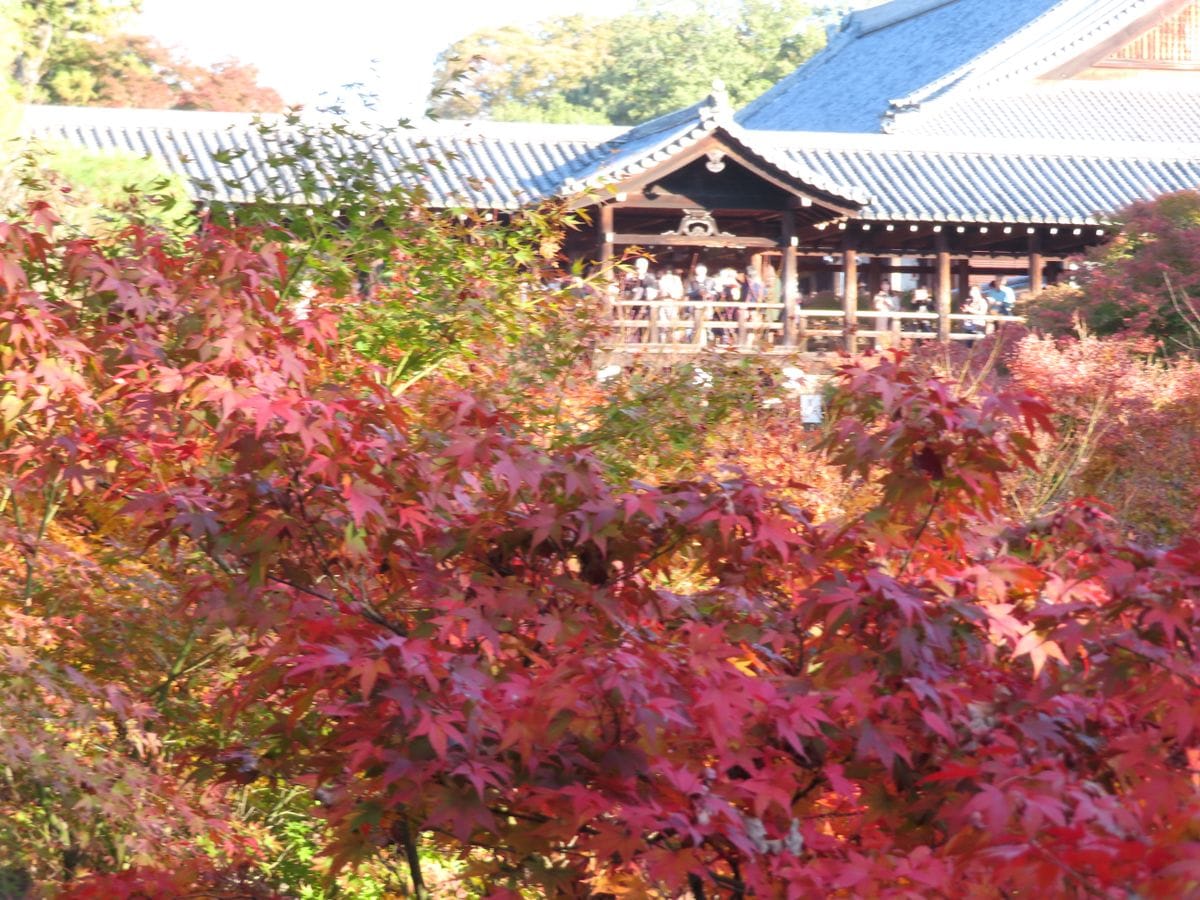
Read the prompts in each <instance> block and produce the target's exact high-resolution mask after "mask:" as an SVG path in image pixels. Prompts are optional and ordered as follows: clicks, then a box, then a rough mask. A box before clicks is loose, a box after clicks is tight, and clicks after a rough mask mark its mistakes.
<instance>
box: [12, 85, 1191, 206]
mask: <svg viewBox="0 0 1200 900" xmlns="http://www.w3.org/2000/svg"><path fill="white" fill-rule="evenodd" d="M706 104H707V105H706ZM717 105H719V104H717ZM714 108H715V107H714V104H713V103H712V101H711V99H710V101H706V103H705V104H699V105H697V106H696V107H692V108H690V109H689V110H685V111H681V112H680V113H676V114H672V115H671V116H670V117H664V118H663V119H659V120H655V122H653V123H647V125H645V126H639V127H637V128H633V129H613V128H604V127H595V126H552V125H517V124H495V123H478V124H475V125H454V126H451V125H443V124H435V125H424V126H421V127H420V128H417V129H414V130H409V131H403V132H399V133H396V134H391V135H387V136H384V137H381V138H380V139H379V140H378V141H377V142H375V143H374V145H373V150H372V152H373V153H374V155H375V157H376V159H377V160H378V162H379V164H380V168H381V171H382V172H383V174H384V176H385V177H387V178H389V179H392V180H395V181H401V182H404V181H412V180H416V181H420V182H423V183H424V184H425V185H426V187H427V188H428V190H429V192H430V197H431V200H432V202H433V203H434V205H442V206H451V205H459V204H462V205H472V206H476V207H479V208H485V209H506V208H515V207H517V206H520V205H522V204H525V203H530V202H534V201H537V200H540V199H544V198H548V197H552V196H563V195H569V194H575V193H578V192H579V191H580V190H589V189H593V188H596V187H599V186H602V185H605V184H610V183H616V182H618V181H619V180H620V179H621V178H622V177H627V176H628V175H630V174H633V173H636V172H637V171H642V170H644V168H646V167H648V166H651V165H656V164H657V163H659V162H661V161H663V160H665V159H667V158H669V157H670V155H672V154H674V153H679V152H685V151H686V149H687V148H688V147H690V146H692V144H693V143H694V142H695V141H697V140H699V139H700V137H702V136H703V135H707V134H716V135H717V136H718V137H720V138H721V139H722V140H724V141H726V142H727V144H728V145H729V146H730V148H731V150H741V151H744V153H745V154H746V155H747V156H748V157H753V158H756V159H758V160H765V161H767V162H768V163H769V164H771V165H773V166H775V168H776V171H777V172H780V173H783V174H784V175H785V176H786V177H788V178H791V179H794V180H795V181H797V182H803V183H804V184H806V185H808V186H810V187H811V188H813V189H814V190H817V191H823V192H825V193H827V194H829V195H831V196H833V197H836V198H843V199H847V200H850V201H851V202H852V203H853V204H865V205H864V206H863V208H862V209H861V213H860V214H861V216H862V217H863V218H864V219H867V220H894V221H926V222H929V221H933V222H956V221H961V222H979V223H1012V224H1016V223H1025V222H1045V223H1059V224H1072V225H1077V226H1081V225H1086V224H1089V223H1093V222H1096V221H1098V220H1100V219H1102V218H1103V217H1104V216H1105V215H1107V214H1110V213H1112V212H1115V211H1117V210H1119V209H1121V208H1123V207H1124V206H1126V205H1128V204H1129V203H1130V202H1131V201H1133V200H1136V199H1148V198H1152V197H1155V196H1158V195H1160V194H1163V193H1167V192H1171V191H1177V190H1182V189H1186V188H1196V187H1198V186H1200V142H1197V143H1171V144H1154V143H1146V142H1142V143H1129V142H1126V143H1120V144H1117V143H1104V144H1100V143H1089V142H1072V143H1065V142H1062V141H1030V140H1011V139H1008V140H1006V139H999V138H989V139H987V140H972V139H964V138H955V139H952V140H948V139H946V138H942V137H937V136H932V137H930V136H908V135H886V134H857V135H847V134H837V133H811V132H795V131H784V132H778V131H776V132H771V131H752V130H749V129H746V128H743V127H741V126H738V125H735V124H733V123H731V122H729V121H728V119H727V118H725V117H723V116H721V115H718V114H714V112H713V110H714ZM26 127H27V129H28V130H29V131H31V132H32V133H34V134H37V135H43V136H53V137H57V138H59V139H63V140H68V141H70V142H72V143H75V144H79V145H82V146H85V147H88V148H91V149H94V150H125V151H127V152H134V153H144V152H149V153H151V154H152V155H154V156H156V157H158V158H159V159H162V160H163V161H164V162H165V163H166V164H167V165H168V166H169V167H170V168H171V169H172V170H173V171H176V172H179V173H180V174H181V175H183V176H184V177H186V178H188V179H189V180H190V183H191V184H192V186H193V190H195V191H196V194H197V197H198V198H199V199H205V198H211V197H216V198H221V197H223V198H225V199H231V200H235V201H236V200H238V199H241V198H242V197H243V196H247V195H254V194H256V192H262V191H264V190H267V189H268V188H269V187H270V185H269V184H268V183H267V181H266V180H265V178H264V175H263V173H264V172H270V171H273V167H272V166H270V165H269V164H268V165H261V166H257V167H255V168H254V169H253V170H251V169H250V163H251V162H253V161H257V162H265V161H266V158H267V156H268V155H269V153H270V152H271V148H270V146H269V141H264V140H263V138H262V136H261V135H259V134H258V133H257V132H256V131H255V130H254V129H253V127H252V126H251V123H250V120H249V118H248V117H230V116H219V115H216V114H211V113H193V112H158V111H154V112H150V111H136V110H135V111H130V110H95V109H90V110H73V109H63V108H52V107H44V108H31V110H30V112H29V115H28V117H27V122H26ZM238 147H244V148H247V150H248V153H247V154H246V156H245V157H244V158H243V159H241V160H239V161H237V162H235V163H233V164H232V166H231V171H232V172H233V173H234V174H235V175H237V174H239V173H241V174H243V175H244V178H243V181H242V182H241V184H240V186H239V187H238V190H237V191H230V190H229V189H228V188H226V187H224V186H222V185H221V183H220V181H219V175H220V174H221V170H222V168H223V166H222V165H221V164H220V163H219V162H218V161H217V160H216V159H215V158H214V154H216V153H219V152H220V151H221V150H226V151H228V150H231V149H236V148H238ZM185 154H186V158H185ZM438 157H446V161H445V163H444V165H441V166H438V165H435V164H434V163H433V162H431V160H432V159H434V158H438ZM225 168H226V169H227V170H230V167H225ZM205 182H214V183H215V184H214V187H213V189H212V190H208V189H207V188H206V187H205V185H204V183H205Z"/></svg>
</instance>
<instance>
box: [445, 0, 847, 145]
mask: <svg viewBox="0 0 1200 900" xmlns="http://www.w3.org/2000/svg"><path fill="white" fill-rule="evenodd" d="M830 15H832V12H831V10H830V9H829V8H828V7H821V8H814V7H813V6H812V5H811V4H808V3H803V2H800V0H738V2H731V3H726V4H723V5H714V4H703V5H700V4H697V5H695V6H693V7H691V8H686V7H685V8H683V9H680V8H678V7H666V8H664V7H659V6H656V5H652V4H649V3H643V4H642V5H640V6H639V7H638V8H637V9H636V10H635V11H634V12H632V13H628V14H625V15H622V16H618V17H616V18H612V19H599V18H585V17H579V16H575V17H569V18H563V19H551V20H547V21H545V22H542V23H539V24H538V25H535V26H533V28H531V29H522V28H518V27H515V26H507V27H505V28H501V29H493V30H483V31H477V32H475V33H474V34H471V35H469V36H468V37H466V38H463V39H462V40H460V41H457V42H456V43H454V44H452V45H451V46H450V47H449V48H447V49H446V50H445V51H443V53H442V54H441V55H440V56H439V58H438V69H437V73H436V75H435V78H434V89H435V90H434V96H435V98H439V99H437V100H436V102H435V104H434V111H435V112H436V113H437V114H438V115H442V116H446V117H448V118H469V117H485V118H494V119H500V120H509V121H518V120H526V121H556V122H570V121H580V122H585V121H586V122H599V123H603V122H610V123H613V124H633V123H635V122H639V121H643V120H645V119H648V118H652V117H653V116H657V115H660V114H662V113H665V112H669V111H670V110H672V109H677V108H679V107H681V106H686V105H688V104H690V103H694V102H695V101H696V100H698V99H700V98H701V97H703V96H704V94H705V93H706V92H707V91H708V89H709V87H710V86H711V84H712V81H713V78H715V77H720V78H722V79H723V80H724V81H725V83H726V87H727V88H728V90H729V92H730V96H731V98H732V99H733V101H734V103H736V104H740V103H744V102H746V101H748V100H750V99H752V98H753V97H755V96H757V95H758V94H759V93H761V92H762V91H764V90H766V88H768V87H769V86H770V85H772V84H774V83H775V82H776V81H778V80H779V79H780V78H782V77H783V76H784V75H786V74H788V73H789V72H791V71H792V70H793V69H794V68H795V67H796V66H797V65H799V64H800V63H801V62H803V61H804V60H806V59H807V58H808V57H809V56H811V55H812V54H813V53H815V52H816V51H817V50H818V49H820V47H821V46H822V45H823V44H824V36H823V32H822V28H821V26H822V23H823V22H824V21H825V20H826V19H827V17H828V16H830ZM472 61H473V63H472ZM443 92H448V93H445V94H443Z"/></svg>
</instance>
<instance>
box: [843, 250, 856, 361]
mask: <svg viewBox="0 0 1200 900" xmlns="http://www.w3.org/2000/svg"><path fill="white" fill-rule="evenodd" d="M842 275H843V277H844V278H845V282H846V290H845V291H844V292H843V293H842V340H843V342H844V345H845V348H846V352H847V353H854V351H855V350H856V349H857V347H856V346H855V344H856V343H857V341H856V340H855V338H854V332H855V331H856V330H857V329H858V317H857V316H856V315H855V313H857V312H858V250H857V249H855V248H854V247H853V246H852V245H850V244H846V246H845V247H844V248H843V249H842Z"/></svg>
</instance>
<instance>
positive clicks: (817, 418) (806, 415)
mask: <svg viewBox="0 0 1200 900" xmlns="http://www.w3.org/2000/svg"><path fill="white" fill-rule="evenodd" d="M824 401H825V398H824V397H822V396H821V395H820V394H801V395H800V421H801V422H802V423H804V424H805V425H820V424H821V423H822V422H823V421H825V402H824Z"/></svg>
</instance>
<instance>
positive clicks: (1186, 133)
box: [889, 76, 1200, 143]
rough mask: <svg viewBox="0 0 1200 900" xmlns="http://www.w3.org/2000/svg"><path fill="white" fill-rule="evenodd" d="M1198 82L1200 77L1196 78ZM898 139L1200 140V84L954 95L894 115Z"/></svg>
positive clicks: (1060, 85) (1073, 84)
mask: <svg viewBox="0 0 1200 900" xmlns="http://www.w3.org/2000/svg"><path fill="white" fill-rule="evenodd" d="M1192 77H1193V78H1197V79H1198V80H1200V76H1192ZM889 131H891V132H892V133H894V134H923V135H930V136H942V137H962V136H971V137H976V138H1011V137H1015V136H1018V135H1030V136H1036V137H1038V138H1039V139H1045V140H1061V141H1071V140H1080V141H1145V142H1148V143H1171V142H1178V143H1187V142H1194V141H1200V85H1197V89H1196V90H1194V91H1190V92H1189V91H1186V90H1181V89H1179V87H1178V86H1177V84H1173V83H1166V84H1161V85H1158V86H1154V85H1138V86H1132V85H1121V84H1112V83H1105V82H1101V83H1091V82H1084V81H1066V82H1057V83H1047V84H1043V85H1038V86H1037V87H1036V88H1031V89H1026V90H1004V89H992V90H988V91H979V92H970V93H969V94H967V95H966V96H963V95H962V94H960V93H958V92H955V93H954V94H952V95H950V96H948V97H943V98H940V99H937V100H934V101H932V102H930V103H926V104H924V105H923V106H922V107H921V109H920V110H919V111H918V112H915V113H908V114H903V115H899V116H897V117H896V118H895V119H894V120H893V121H892V123H891V126H890V128H889Z"/></svg>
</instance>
